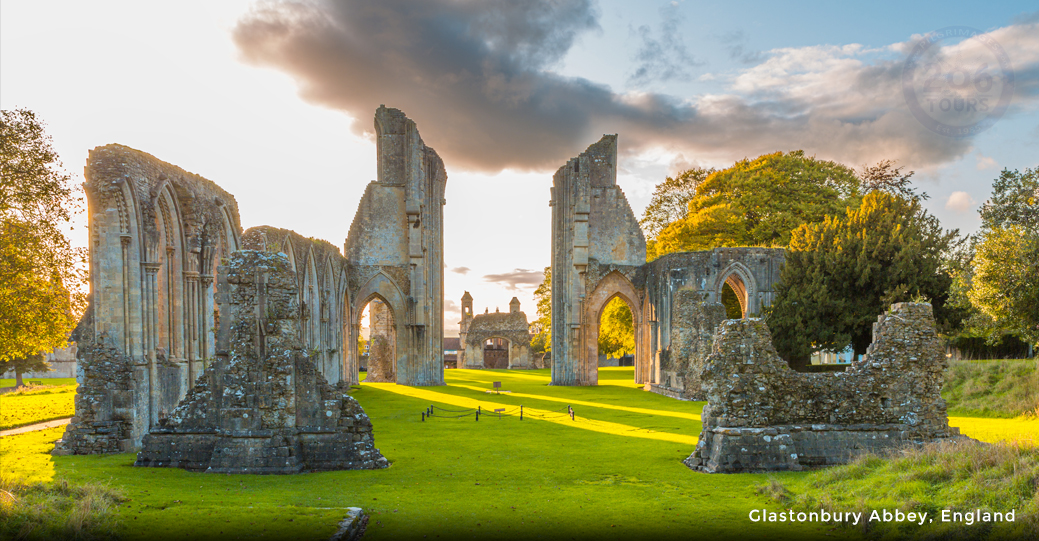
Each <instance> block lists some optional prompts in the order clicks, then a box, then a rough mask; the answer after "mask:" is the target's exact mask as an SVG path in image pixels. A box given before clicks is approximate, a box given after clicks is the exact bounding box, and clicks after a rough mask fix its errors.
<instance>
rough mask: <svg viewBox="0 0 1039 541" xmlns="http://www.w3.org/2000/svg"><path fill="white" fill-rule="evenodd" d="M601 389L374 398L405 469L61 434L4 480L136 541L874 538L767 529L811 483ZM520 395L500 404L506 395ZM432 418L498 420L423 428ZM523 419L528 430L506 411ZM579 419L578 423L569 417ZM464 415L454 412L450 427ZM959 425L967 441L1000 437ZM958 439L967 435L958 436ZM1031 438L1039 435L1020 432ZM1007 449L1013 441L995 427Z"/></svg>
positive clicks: (697, 406)
mask: <svg viewBox="0 0 1039 541" xmlns="http://www.w3.org/2000/svg"><path fill="white" fill-rule="evenodd" d="M599 374H600V375H599V380H600V385H599V386H598V387H550V386H548V382H549V373H548V370H534V371H511V372H510V371H497V370H485V371H474V370H448V371H447V372H446V379H447V382H448V385H446V386H443V387H422V388H415V387H405V386H399V385H393V384H379V383H364V384H362V385H361V386H360V387H359V388H357V390H356V391H355V392H354V393H353V394H354V396H355V397H356V398H357V399H358V401H360V403H361V405H362V406H364V408H365V410H366V411H367V413H368V414H369V415H370V416H371V418H372V422H373V424H374V426H375V443H376V447H378V448H380V449H381V451H382V453H383V454H384V455H385V456H386V457H387V458H388V459H389V460H390V461H391V463H392V466H391V467H390V468H388V469H385V470H379V471H344V472H325V473H310V474H302V475H292V476H252V475H214V474H204V473H190V472H186V471H183V470H179V469H167V468H133V467H132V464H133V461H134V458H135V457H134V456H133V455H130V454H124V455H108V456H71V457H51V456H50V455H49V454H47V452H48V451H49V450H50V448H51V443H50V442H53V441H54V440H56V439H58V438H59V437H60V435H61V432H62V429H51V430H47V431H41V432H35V433H31V434H25V435H19V436H12V437H5V438H3V441H2V442H0V466H2V469H3V470H4V471H5V473H7V474H9V475H15V476H19V477H22V478H24V479H28V480H33V481H47V480H50V479H52V478H54V477H56V476H57V477H62V478H66V479H69V480H70V481H71V482H73V483H77V482H79V483H85V482H95V481H101V482H104V483H108V484H109V485H110V486H111V487H113V488H114V489H116V490H118V491H119V493H120V494H122V496H123V497H124V498H126V501H123V502H122V503H121V504H120V505H119V506H118V507H117V508H116V510H115V518H116V520H117V522H118V524H119V531H120V533H121V534H122V536H123V537H125V538H128V539H146V538H147V539H150V538H155V537H161V538H196V539H197V538H225V537H227V536H228V535H229V534H230V533H232V532H233V533H235V534H236V535H240V536H242V537H251V538H257V539H280V538H287V537H298V538H303V539H308V538H315V539H316V538H326V539H327V538H328V537H329V536H330V535H331V534H332V533H333V532H334V531H335V527H336V523H337V522H338V521H339V520H340V519H341V518H342V517H343V516H344V514H345V510H344V508H345V507H352V506H357V507H362V508H364V509H365V511H366V512H367V513H369V514H370V517H371V519H370V523H369V526H368V531H367V533H366V534H365V536H366V537H365V538H366V539H376V540H377V539H423V538H425V539H435V538H442V539H451V538H461V539H474V538H475V539H520V538H522V539H574V538H576V539H592V538H594V539H625V540H630V539H632V538H634V539H648V538H652V539H693V538H704V539H709V538H718V537H721V538H725V539H728V538H732V537H746V538H758V537H768V538H787V539H822V538H826V537H828V536H832V535H837V536H839V537H841V538H853V539H854V538H859V537H861V536H862V535H863V533H862V532H861V531H859V530H849V529H842V530H840V531H837V532H834V531H831V530H832V528H833V526H832V525H831V526H823V525H818V524H798V525H791V524H789V523H781V524H766V523H760V522H759V523H754V522H751V521H750V520H749V519H748V515H749V512H750V510H751V509H762V508H767V509H771V510H775V511H781V510H783V509H786V508H787V507H789V504H786V503H784V502H781V501H775V500H773V499H772V498H771V497H770V496H769V495H768V494H759V493H758V491H757V487H759V486H761V485H762V484H764V483H766V482H767V481H768V480H769V479H770V478H771V479H776V480H778V481H779V482H780V483H784V484H787V485H789V486H800V485H799V483H801V482H803V481H805V480H807V479H808V476H809V475H811V474H807V473H782V474H778V475H773V476H768V475H764V474H737V475H708V474H702V473H696V472H693V471H690V470H689V469H687V468H686V467H685V466H684V465H682V464H681V461H682V460H683V459H684V458H686V457H688V456H689V454H690V453H691V452H692V450H693V448H694V447H695V444H696V439H697V436H698V435H699V432H700V419H699V415H700V412H701V410H702V408H703V405H704V403H703V402H682V401H678V400H673V399H670V398H665V397H662V396H659V395H656V394H653V393H647V392H645V391H642V390H641V389H640V388H639V386H637V385H635V384H634V383H633V381H632V369H631V368H603V369H600V372H599ZM494 381H501V382H502V389H503V390H505V391H511V392H509V393H502V394H488V393H487V392H486V391H487V390H489V389H491V388H492V382H494ZM430 405H436V406H438V407H439V408H444V409H456V410H461V409H464V408H469V407H475V406H477V405H479V406H481V407H482V409H483V411H484V412H485V413H486V414H485V415H483V416H481V418H480V420H479V422H477V421H475V419H474V417H472V416H469V417H464V418H461V419H451V418H442V417H434V418H432V419H429V420H427V421H424V422H423V421H422V417H421V413H422V412H423V411H424V410H425V409H426V408H427V407H429V406H430ZM520 405H523V406H524V412H525V414H526V415H525V417H526V418H525V419H524V420H522V421H520V420H519V419H518V418H517V417H514V416H512V417H506V418H503V419H501V420H499V419H498V418H497V417H496V416H495V415H494V414H493V410H494V409H496V408H505V409H507V410H509V411H513V410H515V409H517V408H518V407H519V406H520ZM567 405H571V406H573V408H574V410H575V412H576V420H573V421H572V420H570V418H569V417H568V416H567V415H565V414H563V413H560V412H561V411H565V408H566V407H567ZM442 413H443V414H444V415H449V414H450V413H449V412H442ZM1017 421H1021V422H1027V421H1026V420H1018V419H973V418H964V419H962V420H960V426H961V427H962V430H963V431H964V433H967V434H972V431H975V430H978V429H979V426H980V425H983V424H985V423H989V424H991V423H992V422H998V423H1006V422H1011V423H1012V422H1017ZM954 424H955V423H954ZM1008 426H1012V427H1016V428H1013V430H1018V431H1019V432H1021V433H1025V434H1026V433H1027V431H1028V430H1033V429H1034V427H1033V426H1032V425H1027V426H1025V425H1021V426H1018V425H1014V424H1012V425H1008ZM987 429H990V430H992V431H993V437H997V438H998V437H999V436H1001V435H1002V436H1003V437H1006V435H1005V434H1003V433H1001V432H1000V430H1004V431H1006V430H1010V429H1008V428H1007V427H1002V428H1000V427H999V426H989V427H988V428H987Z"/></svg>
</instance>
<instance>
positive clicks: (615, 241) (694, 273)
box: [551, 135, 784, 400]
mask: <svg viewBox="0 0 1039 541" xmlns="http://www.w3.org/2000/svg"><path fill="white" fill-rule="evenodd" d="M551 205H552V384H553V385H596V384H597V382H598V358H599V355H598V354H599V320H600V317H601V315H602V310H603V308H605V307H606V304H607V303H609V302H610V301H611V300H612V299H613V298H615V297H619V298H620V299H621V300H623V301H624V302H625V303H626V304H627V305H628V308H629V309H630V310H631V313H632V317H633V326H634V330H635V382H636V383H641V384H644V385H645V386H646V389H647V390H651V391H654V392H658V393H661V394H665V395H668V396H673V397H676V398H685V399H696V400H702V399H703V396H702V393H701V392H700V384H699V378H698V376H697V372H698V369H699V368H700V367H701V366H702V364H703V360H704V359H705V358H706V354H707V353H708V352H709V351H710V347H711V346H710V343H711V336H712V335H713V333H714V329H715V327H717V325H718V324H719V323H721V321H722V320H724V319H725V309H724V308H723V307H722V305H721V304H720V303H721V297H722V289H723V288H724V287H725V286H726V285H728V286H729V287H730V288H732V290H733V291H734V292H735V293H736V296H737V299H738V301H739V303H740V307H741V309H742V312H743V315H744V317H747V316H751V315H754V314H758V313H760V312H761V309H762V308H763V307H765V306H768V305H770V304H771V303H772V300H773V297H774V295H775V294H774V292H773V289H772V288H773V285H774V284H775V283H776V282H777V281H778V280H779V269H780V267H782V265H783V259H784V257H783V250H782V249H781V248H717V249H715V250H711V251H707V252H685V253H677V254H668V255H665V256H663V257H661V258H659V259H657V260H655V261H652V262H650V263H646V240H645V237H644V236H643V234H642V229H641V228H640V227H639V223H638V220H637V219H636V218H635V214H634V213H633V212H632V211H631V207H630V206H629V205H628V200H627V198H626V197H625V196H624V193H623V192H622V191H621V189H620V187H618V186H617V136H616V135H606V136H604V137H603V138H602V139H601V140H599V142H597V143H595V144H593V145H592V146H590V147H588V150H586V151H585V152H583V153H582V154H581V155H580V156H578V157H576V158H573V159H571V160H570V161H569V162H567V164H566V165H564V166H563V167H561V168H560V169H559V170H558V171H556V174H555V176H554V177H553V185H552V201H551Z"/></svg>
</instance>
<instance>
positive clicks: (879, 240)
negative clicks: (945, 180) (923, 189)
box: [769, 191, 957, 360]
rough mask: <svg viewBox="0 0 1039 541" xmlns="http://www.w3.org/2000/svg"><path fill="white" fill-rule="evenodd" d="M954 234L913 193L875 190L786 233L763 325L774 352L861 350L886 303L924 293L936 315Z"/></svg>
mask: <svg viewBox="0 0 1039 541" xmlns="http://www.w3.org/2000/svg"><path fill="white" fill-rule="evenodd" d="M956 235H957V232H955V231H943V230H942V228H941V224H940V223H939V222H938V219H937V218H935V217H934V216H931V215H929V214H927V213H926V212H925V211H923V210H922V209H921V207H920V201H919V200H918V199H905V198H902V197H895V196H892V195H890V194H888V193H886V192H883V191H874V192H872V193H870V194H868V195H866V197H865V198H864V199H863V200H862V204H861V206H860V207H859V208H857V209H850V208H849V209H847V210H846V212H845V213H844V215H843V216H840V217H830V218H826V219H825V220H824V221H822V222H820V223H815V224H804V225H802V226H801V227H799V228H798V229H797V230H795V231H794V232H793V236H792V238H791V241H790V246H789V249H788V250H787V255H786V264H785V265H784V266H783V270H782V271H781V274H780V281H779V283H778V284H777V285H776V292H777V298H776V300H775V302H774V303H773V305H772V307H771V309H770V315H769V326H770V328H771V329H772V332H773V337H774V343H775V345H776V349H777V350H778V351H779V353H780V355H782V356H783V357H784V358H786V359H788V360H797V359H801V360H803V359H805V358H806V357H807V356H809V355H810V354H811V353H813V352H815V351H819V350H830V351H840V350H843V349H844V348H845V347H847V346H849V345H850V346H852V347H853V348H854V350H855V352H856V353H857V354H862V353H865V351H866V348H867V347H868V346H869V344H870V341H871V340H872V324H873V322H875V321H876V319H877V316H878V315H880V314H881V313H883V312H884V310H886V309H887V308H888V305H890V304H891V303H893V302H901V301H909V300H913V299H921V298H926V299H928V300H930V301H931V303H932V304H933V306H934V309H935V315H936V317H937V318H938V319H939V320H940V321H941V320H944V319H947V318H948V317H949V314H947V313H946V311H945V306H944V305H945V301H946V298H947V296H948V291H949V286H950V284H951V283H952V278H951V277H950V276H949V274H948V273H947V272H945V270H944V268H943V259H942V255H943V253H945V252H947V251H948V249H949V248H950V245H951V243H952V241H953V239H955V238H956Z"/></svg>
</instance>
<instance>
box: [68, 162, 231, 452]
mask: <svg viewBox="0 0 1039 541" xmlns="http://www.w3.org/2000/svg"><path fill="white" fill-rule="evenodd" d="M85 176H86V183H85V184H84V188H85V190H86V194H87V212H88V219H89V224H90V246H89V251H90V284H91V291H90V305H89V307H88V309H87V312H86V314H85V315H84V316H83V318H82V319H81V320H80V322H79V325H78V326H77V328H76V331H75V332H74V333H73V337H72V338H73V340H75V342H76V344H77V346H78V357H79V363H78V364H79V368H78V375H77V379H78V380H79V382H80V387H79V391H78V394H77V396H76V416H75V417H74V418H73V421H72V423H71V424H70V425H69V427H68V429H67V430H66V433H65V436H64V438H63V439H62V441H60V442H59V443H58V446H57V448H56V452H59V453H80V454H88V453H107V452H125V451H128V450H130V449H132V448H133V447H134V445H136V444H137V443H139V442H140V439H141V437H142V436H143V435H144V434H145V433H146V432H147V431H148V429H149V427H151V426H152V425H153V424H154V423H156V422H157V421H158V420H159V419H160V418H161V417H163V416H164V415H165V413H166V412H168V411H170V410H172V409H173V408H174V407H175V406H176V405H177V402H178V401H179V400H180V398H181V397H182V396H183V395H184V393H185V392H186V390H187V388H188V387H190V385H191V382H193V381H194V380H195V378H196V377H197V376H198V375H199V374H200V373H201V372H202V370H203V368H204V366H205V360H206V359H209V358H211V357H212V355H213V347H214V334H213V328H214V326H215V324H216V321H217V319H218V317H219V314H218V312H217V311H216V310H215V306H214V304H213V297H214V294H215V284H214V277H215V275H216V266H217V265H218V264H219V262H220V259H221V258H223V257H227V256H228V255H229V254H230V253H231V252H233V251H235V250H237V249H238V248H239V247H240V232H241V226H240V225H239V218H238V205H237V203H236V202H235V200H234V197H232V196H231V195H230V194H228V193H227V192H225V191H223V190H221V189H220V188H219V187H217V186H216V185H215V184H213V183H212V182H210V181H208V180H206V179H204V178H202V177H200V176H198V175H194V174H191V173H188V172H186V171H184V170H182V169H180V168H178V167H176V166H173V165H170V164H168V163H164V162H161V161H159V160H157V159H155V158H154V157H152V156H150V155H148V154H145V153H143V152H140V151H137V150H133V149H131V148H128V147H125V146H121V145H108V146H105V147H98V148H96V149H94V150H92V151H91V152H90V157H89V159H88V161H87V166H86V170H85Z"/></svg>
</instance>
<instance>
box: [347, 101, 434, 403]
mask: <svg viewBox="0 0 1039 541" xmlns="http://www.w3.org/2000/svg"><path fill="white" fill-rule="evenodd" d="M375 133H376V143H377V147H378V171H379V179H378V180H376V181H372V182H371V183H370V184H369V185H368V188H367V189H366V190H365V193H364V196H363V197H362V198H361V202H360V204H359V205H358V207H357V213H356V214H355V215H354V221H353V223H352V224H351V225H350V234H349V236H348V237H347V239H346V244H345V246H344V250H343V253H344V254H345V256H346V259H347V261H348V266H349V279H348V283H349V287H348V294H349V298H350V299H351V305H352V309H351V314H352V321H351V325H350V331H351V343H357V339H358V337H359V335H360V317H361V313H362V312H363V310H364V307H365V305H367V304H368V302H369V301H371V300H372V299H374V298H378V299H379V300H380V301H382V302H383V303H385V305H386V307H387V308H388V309H389V311H390V313H391V316H392V319H393V321H394V324H395V325H396V336H395V340H396V343H395V344H394V351H395V352H396V370H395V377H396V380H395V381H396V382H397V383H402V384H405V385H443V384H444V348H443V338H444V249H443V246H444V231H443V222H444V209H443V206H444V204H445V203H446V201H445V199H444V190H445V188H446V185H447V172H446V170H445V169H444V163H443V161H442V160H441V159H440V157H439V156H438V155H437V153H436V151H434V150H433V149H432V148H430V147H428V146H426V145H425V144H424V143H423V142H422V137H421V136H420V135H419V132H418V128H417V127H416V125H415V122H414V121H412V120H411V119H409V118H408V117H407V116H405V115H404V113H403V112H401V111H400V110H398V109H390V108H387V107H385V106H381V107H379V109H378V110H377V111H376V112H375ZM350 349H351V351H352V350H353V349H354V348H350ZM351 355H352V357H351V360H350V361H349V364H350V365H351V366H357V364H358V363H357V362H354V360H353V358H354V357H356V352H353V353H351Z"/></svg>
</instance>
